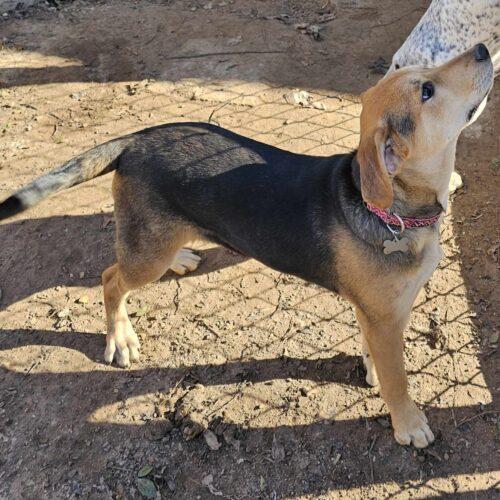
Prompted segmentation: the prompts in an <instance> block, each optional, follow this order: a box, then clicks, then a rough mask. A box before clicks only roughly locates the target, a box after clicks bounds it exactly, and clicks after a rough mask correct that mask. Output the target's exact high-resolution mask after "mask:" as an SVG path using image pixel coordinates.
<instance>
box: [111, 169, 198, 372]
mask: <svg viewBox="0 0 500 500" xmlns="http://www.w3.org/2000/svg"><path fill="white" fill-rule="evenodd" d="M113 194H114V198H115V218H116V257H117V263H116V264H114V265H112V266H111V267H109V268H108V269H106V270H105V271H104V273H103V274H102V284H103V288H104V305H105V308H106V321H107V336H106V350H105V352H104V359H105V361H106V362H108V363H111V362H112V361H113V359H116V362H117V363H118V364H119V365H120V366H128V365H129V364H130V362H131V361H135V360H137V359H138V357H139V339H138V338H137V335H136V333H135V331H134V329H133V327H132V324H131V323H130V320H129V317H128V314H127V309H126V306H125V303H126V300H127V296H128V294H129V293H130V291H132V290H135V289H137V288H140V287H142V286H144V285H147V284H148V283H151V282H153V281H156V280H158V279H160V278H161V277H162V276H163V275H164V274H165V273H166V272H167V270H168V269H169V268H173V269H174V270H176V271H180V268H181V266H182V267H183V268H184V269H194V268H196V266H197V265H198V262H199V259H197V258H196V256H195V255H194V254H191V253H189V254H186V251H184V250H181V249H182V246H183V245H184V244H185V243H187V242H188V241H191V240H193V239H194V238H195V237H196V231H195V230H193V229H192V228H190V227H187V226H186V225H185V224H183V223H182V222H181V221H179V220H178V218H176V217H175V215H173V214H171V213H169V212H167V211H161V212H160V211H159V210H158V208H155V207H154V206H151V204H150V203H148V202H147V201H146V200H148V198H147V194H146V196H145V195H144V194H143V193H141V191H140V189H137V188H135V187H134V186H131V184H130V183H128V182H125V180H123V179H121V178H120V177H119V174H118V175H115V179H114V181H113Z"/></svg>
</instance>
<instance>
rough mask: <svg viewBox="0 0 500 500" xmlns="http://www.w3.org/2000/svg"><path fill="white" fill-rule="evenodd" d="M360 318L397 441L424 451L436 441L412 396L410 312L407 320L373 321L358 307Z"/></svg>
mask: <svg viewBox="0 0 500 500" xmlns="http://www.w3.org/2000/svg"><path fill="white" fill-rule="evenodd" d="M356 316H357V318H358V321H359V323H360V325H361V329H362V331H363V334H364V336H365V339H366V343H367V346H368V349H369V353H370V355H371V357H372V358H373V362H374V363H375V367H376V372H377V375H378V379H379V381H380V394H381V396H382V398H383V399H384V401H385V402H386V404H387V406H388V407H389V411H390V414H391V419H392V426H393V428H394V437H395V438H396V441H397V442H398V443H400V444H411V443H413V444H414V445H415V446H416V447H417V448H424V447H425V446H427V445H428V444H430V443H432V441H434V435H433V434H432V431H431V430H430V428H429V426H428V425H427V418H426V417H425V415H424V413H423V412H422V411H420V410H419V409H418V408H417V405H416V404H415V403H414V402H413V401H412V399H411V398H410V396H409V395H408V387H407V386H408V381H407V378H406V371H405V368H404V358H403V348H404V346H403V330H404V328H405V327H406V324H407V321H408V318H409V313H408V315H406V316H405V317H404V318H401V317H400V318H397V317H396V315H385V316H383V317H378V318H373V317H368V316H367V315H366V314H364V313H363V312H362V311H361V310H360V309H359V308H357V309H356Z"/></svg>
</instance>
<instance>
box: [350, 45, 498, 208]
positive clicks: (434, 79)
mask: <svg viewBox="0 0 500 500" xmlns="http://www.w3.org/2000/svg"><path fill="white" fill-rule="evenodd" d="M492 84H493V65H492V63H491V58H490V55H489V53H488V50H487V48H486V47H485V46H484V45H483V44H478V45H476V46H475V47H474V48H472V49H471V50H469V51H467V52H465V53H464V54H462V55H460V56H458V57H456V58H455V59H452V60H451V61H449V62H448V63H446V64H443V65H442V66H439V67H437V68H432V69H424V68H416V67H410V68H404V69H401V70H399V71H395V72H394V73H392V74H391V75H389V76H388V77H386V78H384V79H382V80H380V81H379V83H378V84H377V85H376V86H375V87H372V88H371V89H369V90H367V91H366V92H365V93H364V94H363V95H362V96H361V102H362V105H363V110H362V112H361V138H360V144H359V149H358V153H357V160H358V163H359V165H360V174H361V190H362V195H363V199H364V200H365V201H366V202H369V203H372V204H373V205H375V206H377V207H380V208H389V207H390V206H391V205H392V202H393V189H392V181H393V179H394V177H396V176H397V175H398V174H400V173H401V172H402V170H403V169H404V166H405V163H406V164H409V163H414V164H415V163H419V162H420V163H421V164H425V163H426V162H425V160H426V159H429V160H430V159H432V157H434V156H437V155H438V153H439V152H440V151H443V150H445V149H446V148H448V147H449V145H450V144H454V143H455V142H456V140H457V139H458V136H459V134H460V132H461V130H462V129H463V128H464V127H465V126H466V125H467V123H468V122H469V121H470V120H471V118H472V116H473V115H474V112H475V110H476V109H477V106H478V105H479V104H480V103H481V101H482V100H483V99H484V97H485V96H486V94H487V93H488V92H489V90H490V89H491V87H492ZM427 163H428V162H427ZM436 167H439V165H436Z"/></svg>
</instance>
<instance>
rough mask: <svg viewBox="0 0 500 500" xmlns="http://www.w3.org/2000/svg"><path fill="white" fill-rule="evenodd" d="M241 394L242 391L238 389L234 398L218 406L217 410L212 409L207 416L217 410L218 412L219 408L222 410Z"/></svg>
mask: <svg viewBox="0 0 500 500" xmlns="http://www.w3.org/2000/svg"><path fill="white" fill-rule="evenodd" d="M239 395H240V391H238V392H237V393H236V394H235V395H234V396H233V397H232V398H230V399H228V400H227V401H226V402H225V403H224V404H222V405H221V406H219V407H218V408H215V410H212V411H211V412H210V413H209V414H208V415H207V418H208V417H210V416H212V415H213V414H214V413H215V412H218V411H219V410H222V408H224V407H225V406H227V405H228V404H229V403H230V402H231V401H232V400H233V399H235V398H237V397H238V396H239Z"/></svg>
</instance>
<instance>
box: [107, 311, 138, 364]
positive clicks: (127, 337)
mask: <svg viewBox="0 0 500 500" xmlns="http://www.w3.org/2000/svg"><path fill="white" fill-rule="evenodd" d="M139 348H140V342H139V339H138V337H137V334H136V333H135V331H134V329H133V327H132V325H131V324H130V321H128V320H127V322H126V325H125V327H121V328H120V327H116V328H115V329H114V331H112V332H108V334H107V335H106V350H105V351H104V361H106V363H112V362H113V359H116V362H117V363H118V365H119V366H121V367H122V368H126V367H128V366H130V363H131V362H133V361H137V360H138V359H139Z"/></svg>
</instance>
